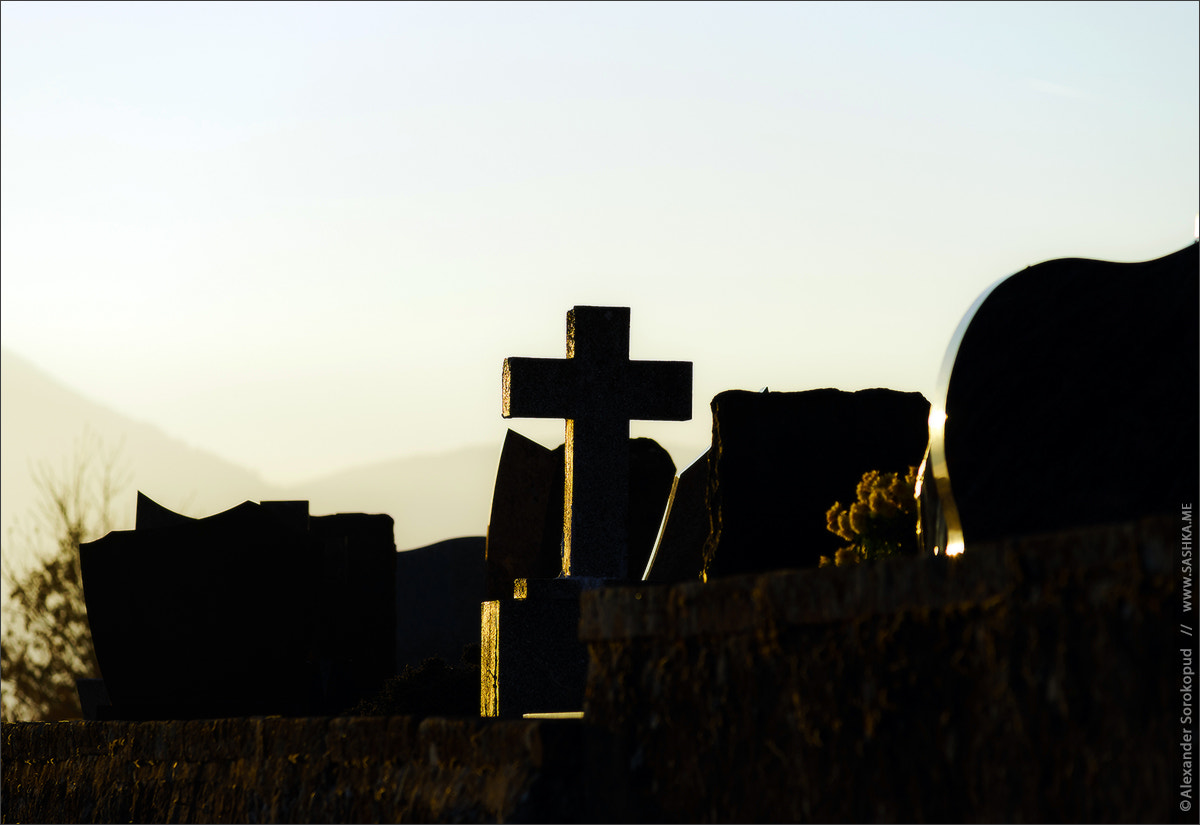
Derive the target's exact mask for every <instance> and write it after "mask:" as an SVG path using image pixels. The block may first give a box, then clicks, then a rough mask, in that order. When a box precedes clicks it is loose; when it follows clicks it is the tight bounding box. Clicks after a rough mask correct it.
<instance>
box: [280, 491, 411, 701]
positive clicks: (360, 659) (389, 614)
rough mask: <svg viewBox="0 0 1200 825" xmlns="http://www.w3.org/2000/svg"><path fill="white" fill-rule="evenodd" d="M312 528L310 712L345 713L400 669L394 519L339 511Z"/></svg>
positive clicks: (311, 522) (314, 522) (315, 522)
mask: <svg viewBox="0 0 1200 825" xmlns="http://www.w3.org/2000/svg"><path fill="white" fill-rule="evenodd" d="M272 504H275V502H263V505H264V506H269V505H272ZM296 515H298V514H296ZM308 529H309V535H310V537H311V539H312V540H313V541H314V542H316V545H317V549H318V551H319V553H320V567H319V568H318V569H319V570H320V575H319V578H318V580H317V582H316V586H315V590H316V593H317V602H316V603H315V604H314V605H313V607H314V609H315V610H316V612H317V616H318V617H319V620H318V622H317V623H316V625H315V627H314V653H313V659H314V665H315V668H316V678H317V679H318V683H317V685H316V688H315V690H314V691H313V692H312V693H311V694H310V697H311V698H310V706H309V712H310V713H314V714H316V713H320V714H328V713H339V712H341V711H343V710H345V709H346V708H348V707H350V706H352V705H354V704H355V703H356V702H358V701H359V700H360V699H362V698H364V697H366V696H370V695H372V694H374V693H375V692H376V691H378V690H379V688H380V686H381V685H382V684H383V683H384V682H385V681H387V680H388V679H389V678H391V676H392V675H393V674H394V673H395V672H396V588H395V581H396V572H395V571H396V541H395V538H394V534H395V531H394V523H393V521H392V517H391V516H387V515H382V514H367V513H337V514H334V515H328V516H313V517H311V518H310V519H308ZM313 572H316V571H313Z"/></svg>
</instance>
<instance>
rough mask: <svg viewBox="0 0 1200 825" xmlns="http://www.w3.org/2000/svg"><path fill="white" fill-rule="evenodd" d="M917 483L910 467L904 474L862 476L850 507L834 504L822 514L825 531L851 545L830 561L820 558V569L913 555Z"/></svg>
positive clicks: (913, 469)
mask: <svg viewBox="0 0 1200 825" xmlns="http://www.w3.org/2000/svg"><path fill="white" fill-rule="evenodd" d="M916 481H917V468H916V467H909V468H908V472H907V473H906V474H904V475H901V474H900V473H883V472H880V471H879V470H869V471H867V472H866V473H863V477H862V480H861V481H860V482H858V487H857V489H856V490H855V498H856V500H855V501H854V502H852V503H851V504H850V506H849V507H846V506H844V505H843V504H842V503H841V502H840V501H838V502H834V504H833V506H832V507H830V508H829V510H828V511H827V512H826V513H825V528H826V529H827V530H829V532H831V533H833V534H834V535H836V536H838V537H839V538H841V539H844V540H845V541H848V542H850V546H849V547H843V548H841V549H840V550H838V551H837V554H836V555H835V556H834V557H833V558H830V557H829V556H823V557H822V558H821V566H822V567H826V566H829V565H837V566H843V565H847V564H857V563H859V562H861V561H872V560H874V559H878V558H884V557H886V556H894V555H900V554H906V553H911V552H914V551H915V549H916V519H917V502H916V498H915V496H914V494H913V489H914V487H915V485H916Z"/></svg>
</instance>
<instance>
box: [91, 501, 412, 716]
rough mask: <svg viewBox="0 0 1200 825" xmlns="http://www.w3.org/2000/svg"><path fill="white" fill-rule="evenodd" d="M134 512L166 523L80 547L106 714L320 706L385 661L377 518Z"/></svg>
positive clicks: (385, 599)
mask: <svg viewBox="0 0 1200 825" xmlns="http://www.w3.org/2000/svg"><path fill="white" fill-rule="evenodd" d="M145 501H146V502H149V499H146V500H145ZM149 504H153V503H152V502H149ZM156 506H157V505H155V507H156ZM159 509H160V510H161V509H162V508H159ZM138 521H139V523H143V524H146V523H149V524H156V523H157V524H161V525H163V526H160V527H151V528H149V529H140V530H132V531H121V532H113V533H109V534H108V535H107V536H105V537H104V538H102V539H99V540H98V541H94V542H90V543H87V544H84V545H82V546H81V547H80V566H81V571H82V577H83V586H84V593H85V599H86V602H87V610H88V622H89V624H90V626H91V631H92V639H93V642H94V645H95V650H96V658H97V661H98V663H99V665H100V669H101V673H102V676H103V678H104V682H105V688H106V689H107V692H108V694H109V697H110V698H111V702H112V714H113V716H114V718H121V719H189V718H205V717H208V718H212V717H219V716H247V715H270V714H281V715H296V714H303V713H328V712H333V711H334V710H336V709H338V708H335V707H333V706H332V705H333V704H334V703H337V702H340V701H342V700H344V699H346V698H356V697H357V694H359V693H363V692H370V691H372V690H375V689H377V688H378V684H376V683H375V682H376V680H377V679H379V678H380V677H381V676H382V677H383V678H386V676H387V675H390V673H391V672H392V670H393V669H394V668H393V659H394V633H395V620H394V606H393V604H394V603H393V601H392V599H393V598H394V596H393V594H392V588H391V584H392V581H393V578H394V576H393V574H392V568H391V566H390V565H391V555H392V553H393V552H394V544H393V543H392V538H391V533H392V521H391V519H390V518H389V517H388V516H359V515H350V516H326V517H323V518H314V519H309V518H308V513H307V503H305V502H265V503H264V504H262V505H258V504H253V503H251V502H246V503H244V504H241V505H239V506H237V507H234V508H233V509H231V510H227V511H225V512H224V513H219V514H217V515H215V516H210V517H208V518H204V519H187V518H185V517H177V518H169V517H166V516H165V515H164V514H163V513H161V512H153V508H151V511H149V512H147V514H146V516H145V517H141V516H139V519H138ZM385 551H386V552H385ZM384 570H386V575H384V576H382V578H383V581H384V584H383V585H382V586H381V585H380V584H379V581H380V578H381V573H382V572H383V571H384ZM381 619H386V621H381Z"/></svg>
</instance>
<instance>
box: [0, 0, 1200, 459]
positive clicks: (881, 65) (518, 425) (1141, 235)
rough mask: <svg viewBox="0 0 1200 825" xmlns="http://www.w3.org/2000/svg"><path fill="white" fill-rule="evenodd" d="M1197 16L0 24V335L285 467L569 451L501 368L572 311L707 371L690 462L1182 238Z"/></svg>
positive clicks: (177, 428) (934, 366) (14, 12)
mask: <svg viewBox="0 0 1200 825" xmlns="http://www.w3.org/2000/svg"><path fill="white" fill-rule="evenodd" d="M1198 8H1200V6H1198V5H1197V4H1196V3H1192V2H1187V3H1142V2H1139V3H1095V4H1093V3H1065V4H1054V3H1033V4H1015V3H999V4H990V3H964V4H944V5H943V4H937V5H926V4H907V3H882V4H854V3H832V4H824V3H811V4H810V3H800V4H788V3H768V4H750V3H736V4H724V3H695V4H693V3H667V4H658V3H636V4H621V3H600V4H591V3H586V4H567V3H546V4H528V3H517V4H508V3H483V4H473V3H447V4H424V3H404V4H388V3H365V4H354V3H311V4H308V3H306V4H288V3H263V4H258V3H241V2H239V3H229V4H224V3H211V4H208V3H205V4H190V3H165V4H152V3H141V2H139V3H130V4H124V3H118V4H111V3H78V4H63V5H60V4H55V3H20V2H14V3H9V2H6V3H4V5H3V8H2V15H3V20H2V28H0V32H2V52H0V60H2V72H0V83H2V92H3V94H2V104H0V105H2V118H0V120H2V125H3V165H2V174H0V184H2V192H3V216H2V218H3V226H2V232H3V243H2V245H0V255H2V262H0V263H2V272H3V278H2V287H3V299H2V301H0V307H2V325H0V332H2V342H3V345H4V346H5V347H8V348H11V349H12V350H13V351H15V352H16V353H18V354H20V355H22V356H24V357H25V358H27V359H29V360H30V361H32V362H34V363H35V364H37V365H38V366H39V367H41V368H42V369H44V370H46V371H47V372H49V373H51V374H53V375H54V376H56V377H57V378H59V379H60V380H61V381H63V382H64V383H66V384H67V385H69V386H71V387H73V388H75V389H77V390H78V391H80V392H81V393H83V394H84V395H86V396H88V397H90V398H91V399H93V400H95V401H97V402H99V403H102V404H104V405H107V406H109V407H111V408H113V409H115V410H117V411H119V412H121V413H123V414H125V415H127V416H130V417H132V418H135V419H138V420H141V421H145V422H149V423H152V424H154V425H156V426H158V427H160V428H162V429H163V430H165V431H166V432H167V433H169V434H171V435H172V436H175V437H177V438H179V439H181V440H182V441H185V442H187V443H189V444H191V445H194V446H196V447H198V448H202V449H204V450H209V451H212V452H214V453H216V454H217V455H219V456H221V457H223V458H226V459H229V460H230V461H234V462H237V463H238V464H241V465H243V466H245V467H248V468H251V469H253V470H255V471H257V472H259V473H261V474H262V475H263V476H264V477H265V478H266V479H269V480H272V481H275V482H279V483H295V482H298V481H303V480H305V479H308V478H313V477H316V476H318V475H321V474H324V473H328V472H331V471H335V470H339V469H343V468H347V467H351V466H354V465H361V464H367V463H371V462H376V461H382V460H384V459H389V458H393V457H397V456H403V455H408V454H414V453H432V452H438V451H442V450H447V449H451V448H455V447H459V446H463V445H468V444H495V445H497V446H498V445H499V444H500V442H501V441H502V439H503V434H504V431H505V429H506V428H507V427H509V426H512V427H514V428H515V429H517V430H519V431H520V432H522V433H524V434H526V435H529V436H530V437H533V438H535V439H537V440H540V441H542V442H543V443H545V444H548V445H551V446H552V445H553V444H555V443H558V442H559V441H561V440H562V434H563V423H562V422H555V421H529V420H514V421H505V420H503V419H502V418H501V415H500V402H501V398H500V387H501V364H502V362H503V359H504V358H505V357H506V356H517V355H521V356H541V357H563V356H564V354H565V338H564V329H565V316H566V312H567V310H568V309H570V308H571V307H572V306H574V305H576V304H592V305H616V306H629V307H631V308H632V330H631V346H630V355H631V357H633V358H637V359H662V360H689V361H692V362H694V364H695V367H694V375H695V393H694V405H693V419H692V421H690V422H686V423H672V422H666V423H637V422H635V424H634V425H633V431H634V434H637V435H651V436H654V437H657V438H659V439H660V440H662V441H663V442H664V444H667V445H668V446H671V447H672V448H673V449H676V451H677V454H676V456H675V458H676V460H677V462H678V461H681V460H684V459H687V458H690V457H691V456H686V455H680V454H678V453H679V452H680V451H686V450H688V449H692V448H694V449H695V451H696V452H699V450H700V449H702V448H703V446H704V444H706V443H707V442H708V440H709V432H710V428H711V417H710V414H709V410H708V403H709V401H710V399H711V398H712V396H713V395H715V394H716V393H717V392H720V391H721V390H725V389H734V388H742V389H753V390H757V389H760V388H762V387H764V386H769V387H770V388H771V389H772V390H801V389H811V388H818V387H837V388H841V389H846V390H854V389H860V388H864V387H875V386H884V387H891V388H894V389H898V390H919V391H922V392H924V393H925V394H926V395H927V396H929V395H932V393H933V390H934V383H935V380H936V377H937V374H938V370H939V368H940V366H941V362H942V357H943V354H944V352H945V349H946V346H947V344H948V342H949V341H950V338H951V335H952V334H953V332H954V329H955V327H956V325H957V324H958V322H959V320H960V318H961V317H962V315H963V313H964V312H965V311H966V310H967V308H968V307H969V306H970V305H971V303H972V301H973V300H974V299H975V297H976V296H977V295H978V294H979V293H980V292H981V291H983V290H984V289H985V288H986V287H987V286H988V285H989V284H990V283H992V282H993V281H995V280H996V279H997V278H1000V277H1003V276H1004V275H1007V274H1010V273H1012V272H1014V271H1016V270H1019V269H1022V268H1024V267H1025V266H1028V265H1030V264H1034V263H1037V262H1039V261H1043V260H1047V259H1051V258H1058V257H1091V258H1105V259H1111V260H1121V261H1134V260H1145V259H1149V258H1155V257H1159V256H1161V255H1165V254H1167V253H1170V252H1173V251H1175V250H1177V249H1179V248H1180V247H1182V246H1184V245H1186V244H1188V243H1191V242H1192V239H1193V232H1192V231H1190V230H1192V229H1193V227H1192V225H1190V224H1191V223H1192V222H1189V221H1188V218H1189V217H1193V216H1194V215H1195V214H1196V210H1197V205H1198V203H1200V193H1198V184H1197V181H1198V180H1200V164H1198V160H1197V157H1198V147H1200V131H1198V119H1200V108H1198V98H1200V91H1198V83H1197V75H1198V72H1197V69H1198V66H1200V56H1198V49H1197V42H1198V37H1197V31H1198V30H1200V19H1198V13H1197V10H1198ZM6 437H9V434H6Z"/></svg>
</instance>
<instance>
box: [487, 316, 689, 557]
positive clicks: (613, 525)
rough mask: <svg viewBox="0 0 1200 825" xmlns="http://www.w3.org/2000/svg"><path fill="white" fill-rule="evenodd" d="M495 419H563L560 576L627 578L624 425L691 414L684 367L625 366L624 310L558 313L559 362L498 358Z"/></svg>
mask: <svg viewBox="0 0 1200 825" xmlns="http://www.w3.org/2000/svg"><path fill="white" fill-rule="evenodd" d="M502 415H503V416H504V417H505V418H563V419H566V422H567V439H566V457H565V462H564V468H565V474H566V479H565V483H564V486H563V572H564V574H566V575H567V576H587V577H593V578H600V579H625V578H627V577H628V575H629V557H628V547H629V541H628V535H627V532H626V531H627V525H628V523H629V518H628V512H629V484H628V473H629V422H630V420H631V419H642V420H655V421H687V420H688V419H690V418H691V417H692V365H691V363H690V362H686V361H631V360H630V359H629V308H628V307H586V306H578V307H575V308H574V309H572V310H570V311H569V312H568V313H567V357H566V359H564V360H557V359H551V358H507V359H505V361H504V374H503V403H502Z"/></svg>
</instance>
